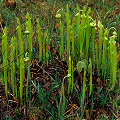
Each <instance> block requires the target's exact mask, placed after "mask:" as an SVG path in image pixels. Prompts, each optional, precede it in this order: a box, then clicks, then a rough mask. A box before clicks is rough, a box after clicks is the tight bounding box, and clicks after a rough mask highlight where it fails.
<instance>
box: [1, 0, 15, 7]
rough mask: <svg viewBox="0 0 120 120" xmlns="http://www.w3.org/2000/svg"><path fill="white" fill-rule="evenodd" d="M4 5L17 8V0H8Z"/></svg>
mask: <svg viewBox="0 0 120 120" xmlns="http://www.w3.org/2000/svg"><path fill="white" fill-rule="evenodd" d="M2 6H3V7H10V8H13V9H15V8H16V2H15V0H8V1H7V2H3V3H2Z"/></svg>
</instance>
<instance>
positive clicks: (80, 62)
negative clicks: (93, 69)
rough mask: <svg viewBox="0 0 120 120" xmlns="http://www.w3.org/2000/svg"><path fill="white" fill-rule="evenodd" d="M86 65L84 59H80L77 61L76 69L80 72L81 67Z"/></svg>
mask: <svg viewBox="0 0 120 120" xmlns="http://www.w3.org/2000/svg"><path fill="white" fill-rule="evenodd" d="M85 67H86V60H85V59H84V60H82V61H79V62H78V63H77V70H78V73H80V72H81V71H82V69H83V68H85Z"/></svg>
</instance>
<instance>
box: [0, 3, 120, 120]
mask: <svg viewBox="0 0 120 120" xmlns="http://www.w3.org/2000/svg"><path fill="white" fill-rule="evenodd" d="M91 12H92V11H91V8H88V7H86V6H84V7H83V8H82V9H81V8H80V7H79V6H78V5H77V6H76V12H75V14H74V15H71V11H70V8H69V6H68V4H67V5H66V8H65V9H63V8H61V9H59V10H58V11H57V12H56V15H55V19H56V21H57V24H56V26H55V29H56V34H57V36H56V39H54V40H53V36H52V35H51V31H52V30H51V29H49V28H45V29H43V25H44V23H43V21H42V20H41V19H39V18H36V21H33V20H32V17H31V14H30V13H27V14H26V23H25V24H22V23H21V20H20V18H19V17H17V27H16V34H15V35H13V36H12V38H10V37H9V33H8V32H9V30H8V28H7V27H5V28H4V30H3V34H2V81H1V83H2V85H4V86H5V95H6V98H7V100H8V104H10V100H11V97H12V99H13V100H14V101H15V103H16V104H17V103H19V105H20V106H19V107H20V109H24V110H25V111H26V112H25V113H22V112H21V115H23V114H24V115H28V111H29V114H32V112H30V111H32V110H31V109H32V107H33V108H35V109H36V112H34V114H32V115H31V116H34V117H35V116H39V115H40V116H39V117H40V118H39V119H51V120H55V119H56V120H57V119H60V120H63V119H76V120H77V119H78V120H79V119H81V120H82V119H83V118H86V119H96V118H97V117H98V116H99V115H98V116H97V115H96V116H95V115H94V113H95V112H98V111H100V112H101V111H102V114H103V116H102V117H101V119H108V118H109V119H117V118H118V116H119V112H118V113H116V112H114V111H112V110H111V111H110V113H107V110H104V108H107V109H109V108H110V109H111V104H112V107H113V108H114V109H115V111H119V107H120V106H119V103H118V101H120V99H119V92H120V91H119V76H118V74H117V73H118V71H119V67H118V48H117V43H116V39H117V30H116V28H114V27H111V28H108V27H107V28H105V27H104V25H103V24H102V23H101V21H100V20H95V19H93V18H92V17H91ZM33 22H35V24H34V25H33ZM34 33H36V34H34ZM33 37H35V40H33ZM60 74H62V75H60ZM116 93H117V94H116ZM112 97H115V98H116V99H113V98H112ZM112 100H114V102H112ZM23 106H25V108H21V107H23ZM28 106H29V107H28ZM98 106H100V107H98ZM97 107H98V108H99V110H98V111H97ZM21 111H22V110H21ZM18 116H19V115H17V113H15V117H14V118H13V119H15V118H17V117H18ZM29 116H30V115H29ZM9 117H10V116H9ZM19 117H20V116H19ZM34 117H33V118H34Z"/></svg>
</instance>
